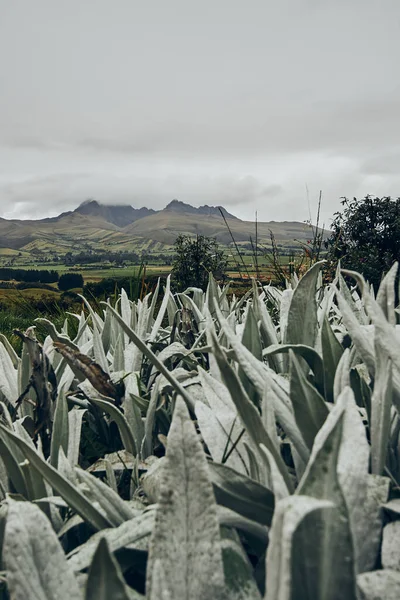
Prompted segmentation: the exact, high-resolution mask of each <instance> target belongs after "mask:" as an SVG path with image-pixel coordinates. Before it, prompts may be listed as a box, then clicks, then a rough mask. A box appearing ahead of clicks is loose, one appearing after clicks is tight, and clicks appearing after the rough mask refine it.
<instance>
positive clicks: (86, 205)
mask: <svg viewBox="0 0 400 600" xmlns="http://www.w3.org/2000/svg"><path fill="white" fill-rule="evenodd" d="M73 212H74V213H78V214H81V215H90V216H93V217H102V218H103V219H104V220H105V221H107V222H108V223H113V224H114V225H117V226H118V227H125V226H126V225H128V224H129V223H133V222H134V221H137V220H138V219H142V218H143V217H148V216H150V215H153V214H155V212H156V211H155V210H153V209H152V208H146V207H142V208H133V206H130V205H128V204H127V205H122V206H121V205H105V204H100V203H99V202H97V201H96V200H88V201H86V202H83V203H82V204H81V205H80V206H78V208H76V209H75V210H74V211H73Z"/></svg>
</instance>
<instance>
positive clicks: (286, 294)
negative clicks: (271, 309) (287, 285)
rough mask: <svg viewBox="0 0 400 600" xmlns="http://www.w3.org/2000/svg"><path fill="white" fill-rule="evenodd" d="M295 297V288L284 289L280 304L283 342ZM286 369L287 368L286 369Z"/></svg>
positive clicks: (281, 339) (280, 325)
mask: <svg viewBox="0 0 400 600" xmlns="http://www.w3.org/2000/svg"><path fill="white" fill-rule="evenodd" d="M292 297H293V290H291V289H288V290H283V292H282V295H281V298H280V304H279V329H280V334H281V336H280V341H281V343H282V344H284V343H286V332H287V326H288V318H289V310H290V303H291V301H292ZM284 370H286V369H284Z"/></svg>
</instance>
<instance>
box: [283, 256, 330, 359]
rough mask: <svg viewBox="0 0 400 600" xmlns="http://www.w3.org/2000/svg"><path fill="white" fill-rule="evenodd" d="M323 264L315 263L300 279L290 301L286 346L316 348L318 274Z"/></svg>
mask: <svg viewBox="0 0 400 600" xmlns="http://www.w3.org/2000/svg"><path fill="white" fill-rule="evenodd" d="M322 264H323V262H318V263H315V265H313V266H312V267H311V269H309V270H308V271H307V273H306V274H305V275H304V276H303V277H302V278H301V279H300V281H299V283H298V285H297V287H296V289H295V290H294V292H293V296H292V299H291V301H290V307H289V314H288V322H287V329H286V337H285V339H284V342H285V343H286V344H304V345H305V346H310V347H311V348H314V346H315V340H316V337H317V331H318V312H317V302H316V299H315V295H316V287H317V281H318V274H319V271H320V269H321V267H322Z"/></svg>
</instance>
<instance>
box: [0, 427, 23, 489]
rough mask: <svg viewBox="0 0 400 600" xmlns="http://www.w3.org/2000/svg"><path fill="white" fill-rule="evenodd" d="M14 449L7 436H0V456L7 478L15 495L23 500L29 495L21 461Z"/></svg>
mask: <svg viewBox="0 0 400 600" xmlns="http://www.w3.org/2000/svg"><path fill="white" fill-rule="evenodd" d="M14 447H15V445H14V444H13V443H12V440H9V438H8V437H7V436H1V434H0V456H1V460H2V462H3V464H4V466H5V468H6V473H7V476H8V478H9V480H10V481H11V483H12V485H13V487H14V489H15V491H16V492H17V494H21V496H24V498H28V497H29V494H28V487H27V483H26V480H25V475H24V472H23V470H22V468H21V466H20V462H21V461H18V460H17V458H16V456H15V453H14ZM17 450H18V447H17Z"/></svg>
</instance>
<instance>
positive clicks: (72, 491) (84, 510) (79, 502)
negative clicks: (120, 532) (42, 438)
mask: <svg viewBox="0 0 400 600" xmlns="http://www.w3.org/2000/svg"><path fill="white" fill-rule="evenodd" d="M0 436H1V438H2V440H12V441H13V442H14V443H15V445H16V446H17V447H18V448H19V449H20V450H21V451H22V452H23V454H24V455H25V457H26V458H27V460H28V461H29V463H30V464H31V465H32V467H33V468H34V469H35V470H36V471H37V472H38V473H39V474H40V475H41V476H42V477H44V479H46V481H47V482H48V483H49V484H50V485H51V487H52V488H53V489H54V490H55V491H56V492H57V493H58V494H59V495H60V496H61V497H62V498H64V500H65V501H66V502H67V504H68V505H69V506H70V507H71V508H72V509H73V510H75V512H77V513H78V514H79V515H81V517H82V518H83V519H85V521H87V522H88V523H90V524H91V525H92V526H93V527H94V528H95V529H104V528H105V527H109V525H110V524H109V522H108V520H107V519H106V518H105V517H103V515H102V514H101V513H100V512H99V511H98V510H97V509H96V508H95V507H94V506H92V504H91V503H90V502H89V501H88V500H87V499H86V498H85V496H84V495H83V494H81V492H79V491H78V490H77V489H76V488H75V487H74V486H73V485H71V483H70V482H69V481H68V480H67V479H65V478H64V477H62V475H60V474H59V473H58V471H57V470H56V469H54V468H53V467H52V466H51V465H49V464H48V463H46V462H45V461H44V460H43V459H42V458H41V457H40V456H39V454H38V453H37V452H36V451H35V450H34V449H33V448H31V447H30V445H29V444H27V443H26V442H25V441H24V440H23V439H22V438H20V437H18V436H17V435H15V434H14V433H12V432H11V431H10V430H9V429H7V428H6V427H4V425H1V424H0Z"/></svg>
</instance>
